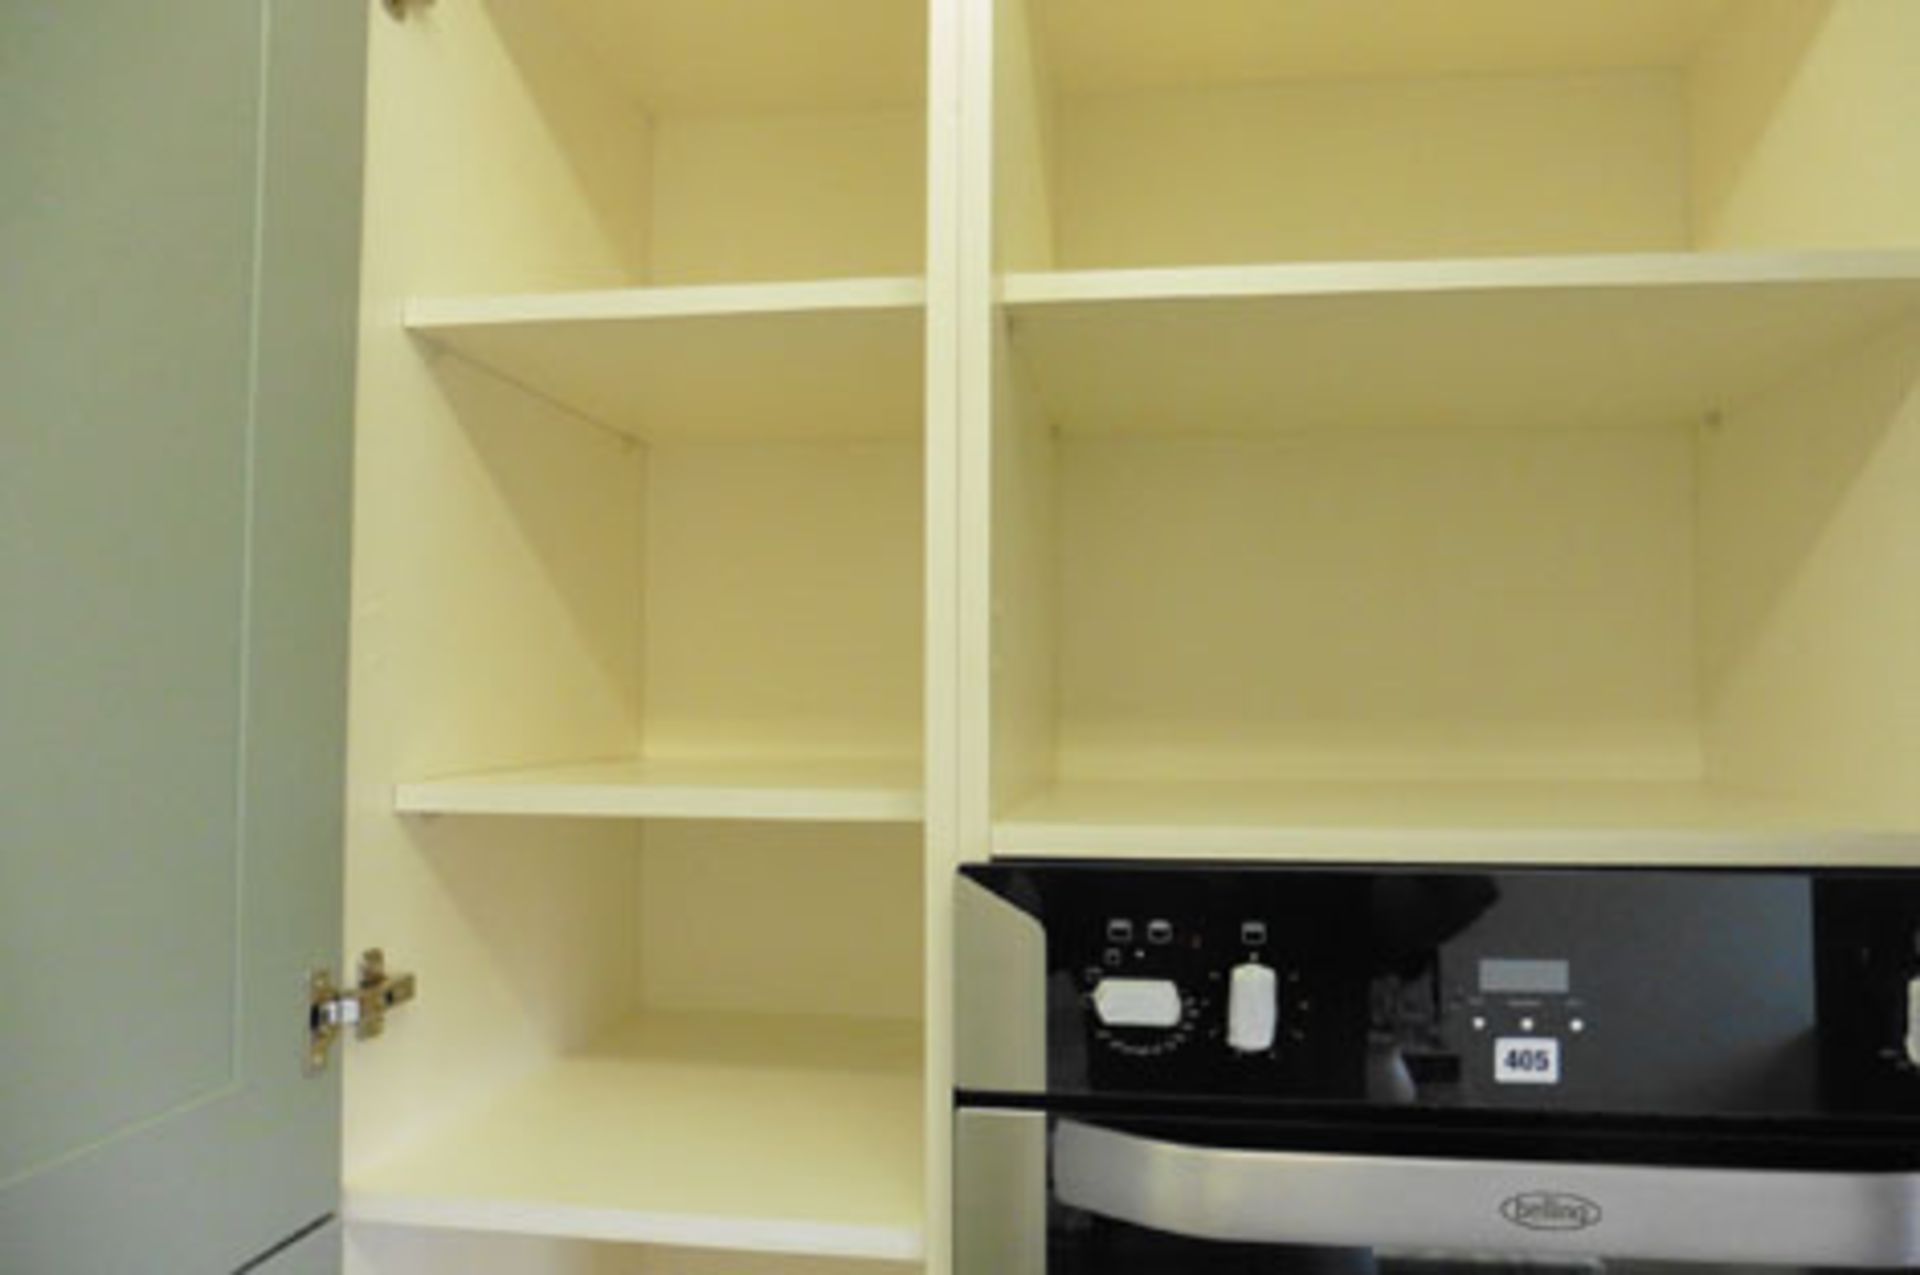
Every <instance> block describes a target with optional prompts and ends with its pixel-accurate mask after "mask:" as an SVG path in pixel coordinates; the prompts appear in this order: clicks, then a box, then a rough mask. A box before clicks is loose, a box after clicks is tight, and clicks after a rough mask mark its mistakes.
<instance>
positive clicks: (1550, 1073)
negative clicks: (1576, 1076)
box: [1493, 1036, 1560, 1085]
mask: <svg viewBox="0 0 1920 1275" xmlns="http://www.w3.org/2000/svg"><path fill="white" fill-rule="evenodd" d="M1493 1079H1494V1083H1495V1084H1501V1085H1557V1084H1559V1083H1560V1042H1559V1041H1558V1040H1557V1039H1555V1038H1554V1037H1552V1036H1502V1037H1500V1038H1499V1039H1497V1040H1495V1041H1494V1042H1493Z"/></svg>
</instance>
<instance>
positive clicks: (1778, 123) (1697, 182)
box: [1689, 0, 1920, 249]
mask: <svg viewBox="0 0 1920 1275" xmlns="http://www.w3.org/2000/svg"><path fill="white" fill-rule="evenodd" d="M1917 67H1920V5H1916V4H1912V3H1909V2H1908V0H1750V2H1749V3H1744V4H1741V5H1739V6H1736V8H1735V9H1734V19H1733V20H1732V21H1731V22H1729V23H1728V25H1726V26H1725V27H1724V28H1723V29H1722V30H1721V31H1720V32H1719V33H1718V35H1717V36H1716V37H1715V39H1714V40H1713V41H1712V42H1711V43H1710V44H1709V45H1708V46H1707V48H1706V49H1705V50H1704V52H1703V53H1702V55H1701V57H1700V59H1699V61H1698V63H1697V65H1696V67H1695V69H1694V72H1693V76H1692V81H1691V85H1690V90H1689V92H1690V97H1691V111H1692V119H1693V150H1694V172H1695V175H1694V196H1693V205H1694V213H1693V217H1694V239H1695V244H1696V246H1697V247H1700V248H1703V249H1747V248H1771V247H1794V246H1803V247H1822V248H1836V247H1867V246H1884V245H1898V244H1913V243H1917V242H1920V137H1916V135H1915V131H1914V121H1916V120H1920V73H1916V68H1917Z"/></svg>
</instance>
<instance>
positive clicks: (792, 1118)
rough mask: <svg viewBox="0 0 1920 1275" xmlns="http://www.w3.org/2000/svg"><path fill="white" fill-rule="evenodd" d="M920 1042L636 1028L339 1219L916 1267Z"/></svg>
mask: <svg viewBox="0 0 1920 1275" xmlns="http://www.w3.org/2000/svg"><path fill="white" fill-rule="evenodd" d="M919 1051H920V1027H919V1025H918V1024H917V1023H897V1024H896V1023H882V1022H873V1021H861V1020H852V1019H806V1018H793V1019H786V1018H777V1017H764V1016H762V1017H755V1016H724V1015H650V1016H646V1017H643V1018H641V1019H639V1020H636V1021H635V1022H633V1023H631V1024H629V1025H628V1026H627V1027H626V1028H625V1029H623V1030H622V1031H620V1032H619V1033H617V1034H616V1035H614V1036H613V1037H611V1038H610V1039H609V1040H608V1041H606V1042H605V1044H604V1045H602V1046H601V1047H599V1048H596V1049H593V1050H590V1051H588V1052H586V1053H583V1054H580V1055H577V1056H573V1057H568V1058H565V1059H563V1060H561V1061H560V1062H558V1063H556V1064H554V1065H552V1066H551V1067H549V1068H548V1069H547V1070H546V1071H544V1072H543V1073H541V1074H539V1075H537V1076H536V1077H534V1078H533V1079H532V1080H530V1081H527V1082H525V1083H524V1084H522V1085H521V1086H519V1087H518V1088H517V1089H513V1090H511V1091H509V1092H508V1093H507V1094H506V1095H505V1096H504V1097H502V1098H500V1099H499V1100H498V1101H496V1102H495V1103H494V1104H493V1105H491V1106H490V1107H488V1108H486V1109H485V1110H482V1111H479V1112H477V1113H475V1114H473V1115H472V1116H471V1117H469V1118H467V1119H464V1120H458V1121H456V1122H455V1123H454V1124H452V1125H451V1126H450V1127H448V1128H446V1129H444V1130H443V1131H441V1132H440V1133H439V1134H438V1135H437V1136H431V1137H429V1138H428V1139H426V1140H425V1141H424V1142H423V1143H422V1144H421V1145H417V1146H413V1147H410V1148H407V1149H405V1150H403V1151H401V1152H400V1153H398V1154H396V1155H394V1156H391V1157H389V1158H387V1159H386V1160H384V1161H383V1162H381V1163H379V1164H376V1165H374V1166H372V1167H370V1168H369V1169H367V1170H366V1171H364V1172H360V1173H356V1174H352V1175H350V1177H349V1179H348V1182H347V1187H346V1198H345V1209H346V1214H347V1216H348V1218H349V1219H350V1220H356V1221H368V1222H384V1223H392V1224H398V1225H405V1226H418V1227H437V1228H447V1229H457V1230H469V1231H484V1232H496V1233H512V1234H521V1235H547V1236H566V1237H572V1238H579V1239H593V1240H605V1241H616V1242H631V1243H650V1244H667V1245H676V1246H681V1247H690V1248H721V1249H734V1250H743V1251H758V1252H777V1253H793V1254H817V1255H827V1256H839V1257H858V1258H887V1259H894V1260H900V1261H908V1260H913V1259H915V1258H917V1257H919V1255H920V1253H921V1251H922V1248H923V1238H922V1229H921V1225H922V1223H921V1210H922V1203H921V1175H922V1170H921V1150H922V1142H921V1133H920V1124H921V1117H922V1107H923V1102H922V1094H921V1081H920V1061H919V1060H920V1052H919Z"/></svg>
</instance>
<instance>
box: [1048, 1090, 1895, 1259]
mask: <svg viewBox="0 0 1920 1275" xmlns="http://www.w3.org/2000/svg"><path fill="white" fill-rule="evenodd" d="M1052 1161H1053V1163H1052V1174H1053V1190H1054V1195H1055V1197H1056V1198H1057V1199H1058V1200H1059V1201H1060V1202H1061V1203H1063V1204H1068V1205H1071V1206H1073V1207H1074V1208H1078V1209H1084V1210H1086V1211H1088V1212H1090V1213H1095V1214H1098V1215H1100V1216H1102V1217H1107V1218H1112V1219H1114V1220H1116V1221H1121V1222H1129V1223H1132V1224H1133V1225H1135V1226H1141V1227H1146V1228H1148V1229H1151V1230H1155V1231H1163V1232H1166V1233H1169V1234H1173V1235H1183V1236H1187V1237H1190V1238H1195V1239H1208V1240H1225V1241H1231V1242H1235V1243H1245V1244H1317V1245H1329V1246H1336V1247H1338V1246H1350V1247H1360V1248H1374V1247H1378V1248H1392V1249H1396V1250H1402V1251H1423V1252H1434V1253H1447V1254H1485V1255H1488V1256H1496V1255H1534V1256H1541V1257H1547V1256H1584V1257H1609V1258H1620V1259H1640V1260H1647V1261H1696V1262H1753V1263H1759V1264H1762V1265H1780V1266H1796V1265H1816V1266H1853V1267H1867V1268H1881V1269H1902V1268H1914V1267H1920V1174H1916V1173H1828V1172H1797V1171H1774V1170H1760V1169H1695V1168H1666V1167H1661V1166H1644V1167H1622V1166H1616V1165H1594V1164H1571V1163H1541V1164H1533V1163H1528V1162H1524V1161H1511V1160H1439V1159H1422V1158H1402V1157H1398V1156H1360V1155H1320V1154H1313V1153H1302V1152H1276V1151H1243V1150H1231V1149H1222V1148H1219V1147H1208V1146H1193V1145H1189V1144H1186V1143H1179V1142H1163V1141H1159V1140H1156V1139H1153V1138H1143V1137H1137V1136H1135V1135H1133V1134H1127V1133H1119V1132H1116V1131H1114V1130H1111V1129H1102V1128H1098V1127H1096V1126H1093V1125H1088V1124H1082V1123H1080V1122H1078V1121H1072V1120H1062V1121H1061V1122H1060V1123H1059V1125H1058V1126H1057V1127H1056V1129H1055V1131H1054V1135H1053V1156H1052Z"/></svg>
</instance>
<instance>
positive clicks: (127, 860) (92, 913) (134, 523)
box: [0, 0, 369, 1275]
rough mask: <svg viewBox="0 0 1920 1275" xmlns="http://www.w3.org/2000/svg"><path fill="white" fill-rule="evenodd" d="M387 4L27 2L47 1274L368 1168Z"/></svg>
mask: <svg viewBox="0 0 1920 1275" xmlns="http://www.w3.org/2000/svg"><path fill="white" fill-rule="evenodd" d="M368 20H369V18H368V13H367V0H358V2H356V0H164V3H156V2H155V0H85V2H84V3H67V2H65V0H5V2H4V3H0V971H4V975H0V1271H5V1272H7V1273H8V1275H94V1273H95V1272H100V1273H102V1275H105V1273H109V1272H123V1271H124V1272H139V1273H140V1275H170V1273H172V1272H183V1273H188V1275H206V1273H207V1272H219V1271H231V1270H237V1269H242V1268H245V1267H247V1266H248V1265H250V1264H252V1263H254V1262H256V1261H260V1262H261V1263H262V1266H263V1268H264V1269H271V1268H272V1263H273V1261H275V1260H277V1259H275V1258H269V1257H267V1256H266V1255H267V1254H269V1253H271V1252H273V1251H274V1250H276V1249H280V1248H282V1247H284V1249H285V1251H286V1252H289V1253H291V1252H294V1251H297V1250H300V1249H301V1247H302V1246H301V1243H300V1241H299V1239H298V1238H297V1237H300V1236H302V1235H303V1234H305V1233H307V1232H310V1231H314V1232H315V1233H318V1231H317V1230H316V1228H322V1229H323V1223H324V1221H325V1219H326V1218H327V1216H328V1215H329V1214H330V1213H331V1212H332V1211H333V1209H334V1206H335V1203H336V1200H337V1198H338V1181H339V1152H338V1122H339V1088H338V1081H337V1079H336V1078H335V1076H324V1077H320V1078H309V1077H307V1076H305V1075H304V1074H303V1066H302V1064H303V1046H304V1040H305V1027H304V1022H303V1013H304V1001H303V997H304V986H305V979H306V975H307V971H308V970H309V968H310V967H312V966H315V965H319V964H327V965H330V966H333V967H334V968H336V969H337V968H338V962H339V951H338V948H339V933H340V917H339V909H340V831H341V829H340V825H341V806H342V796H341V754H342V751H343V740H344V713H345V676H346V619H347V614H346V608H347V548H348V525H347V519H348V486H349V470H350V452H351V412H352V396H353V385H352V381H353V352H354V343H355V335H354V334H355V326H356V318H357V316H356V299H355V288H356V280H357V275H358V264H357V257H358V237H359V215H360V214H359V186H360V150H361V132H362V127H361V120H362V113H363V106H362V95H363V76H364V63H365V38H366V29H365V28H366V24H367V22H368ZM337 1069H338V1064H337V1062H336V1064H335V1069H334V1072H335V1075H336V1076H337Z"/></svg>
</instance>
